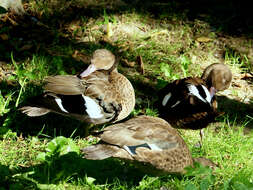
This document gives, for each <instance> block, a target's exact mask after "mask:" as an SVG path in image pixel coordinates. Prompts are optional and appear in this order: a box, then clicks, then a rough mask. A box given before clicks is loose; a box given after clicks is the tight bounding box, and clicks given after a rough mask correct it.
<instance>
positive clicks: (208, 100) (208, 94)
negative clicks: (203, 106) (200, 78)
mask: <svg viewBox="0 0 253 190" xmlns="http://www.w3.org/2000/svg"><path fill="white" fill-rule="evenodd" d="M201 86H202V88H203V89H204V91H205V93H206V101H207V102H209V103H211V99H212V98H211V95H210V92H209V91H208V90H207V88H206V87H205V86H203V85H201Z"/></svg>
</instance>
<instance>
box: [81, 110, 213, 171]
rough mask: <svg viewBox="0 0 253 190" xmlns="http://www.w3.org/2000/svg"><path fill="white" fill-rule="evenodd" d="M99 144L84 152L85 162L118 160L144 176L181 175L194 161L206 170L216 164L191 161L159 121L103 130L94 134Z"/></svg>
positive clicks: (137, 119)
mask: <svg viewBox="0 0 253 190" xmlns="http://www.w3.org/2000/svg"><path fill="white" fill-rule="evenodd" d="M94 135H95V136H98V137H99V138H100V139H101V140H100V141H99V143H98V144H95V145H91V146H88V147H85V148H83V149H82V150H81V151H82V153H83V154H84V156H83V157H84V158H86V159H90V160H103V159H106V158H110V157H112V158H118V159H123V160H129V161H133V162H134V163H136V164H137V163H138V164H137V166H139V167H140V166H141V169H143V170H144V171H145V172H147V173H152V174H156V175H161V174H166V173H178V174H183V173H185V172H186V170H185V167H187V166H193V163H194V162H195V161H197V162H200V163H201V164H203V165H206V166H212V167H214V166H215V164H214V163H213V162H211V161H210V160H208V159H206V158H192V155H191V153H190V151H189V148H188V147H187V145H186V143H185V142H184V140H183V139H182V138H181V137H180V135H179V134H178V132H177V130H176V129H174V128H172V127H171V126H170V124H169V123H167V122H166V121H165V120H163V119H161V118H158V117H151V116H145V115H143V116H138V117H135V118H132V119H130V120H128V121H125V122H123V123H117V124H114V125H111V126H108V127H106V128H105V129H104V130H103V131H100V132H97V133H96V134H94Z"/></svg>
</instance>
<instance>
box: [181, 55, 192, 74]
mask: <svg viewBox="0 0 253 190" xmlns="http://www.w3.org/2000/svg"><path fill="white" fill-rule="evenodd" d="M180 58H181V69H182V71H183V74H184V77H187V76H188V72H189V65H190V64H191V61H190V60H189V58H188V57H186V56H184V55H183V56H181V57H180Z"/></svg>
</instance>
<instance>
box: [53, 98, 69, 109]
mask: <svg viewBox="0 0 253 190" xmlns="http://www.w3.org/2000/svg"><path fill="white" fill-rule="evenodd" d="M55 101H56V103H57V105H58V106H59V108H60V109H61V111H63V112H66V113H69V112H68V111H67V110H66V109H65V108H64V107H63V105H62V101H61V99H60V98H55Z"/></svg>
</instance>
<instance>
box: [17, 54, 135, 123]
mask: <svg viewBox="0 0 253 190" xmlns="http://www.w3.org/2000/svg"><path fill="white" fill-rule="evenodd" d="M115 64H116V63H115V56H114V55H113V54H112V53H111V52H110V51H108V50H105V49H99V50H96V51H95V52H94V54H93V58H92V60H91V65H90V66H89V67H88V69H86V70H85V71H84V72H83V73H81V74H80V75H79V76H71V75H60V76H50V77H47V78H46V79H45V82H46V85H45V86H44V89H45V92H46V93H45V94H44V96H43V97H42V98H40V99H38V100H37V101H35V102H36V103H34V104H33V105H32V106H26V107H23V108H21V110H22V111H23V113H26V114H27V115H29V116H40V115H44V114H46V113H48V112H50V111H51V112H56V113H59V114H62V115H66V116H71V117H74V118H76V119H78V120H81V121H84V122H88V123H93V124H101V123H107V122H116V121H120V120H122V119H124V118H126V117H127V116H128V115H129V114H130V112H131V111H132V110H133V108H134V105H135V93H134V89H133V87H132V85H131V83H130V82H129V80H128V79H127V78H126V77H125V76H123V75H122V74H120V73H118V72H117V69H116V67H115ZM43 111H44V112H43Z"/></svg>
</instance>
